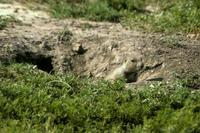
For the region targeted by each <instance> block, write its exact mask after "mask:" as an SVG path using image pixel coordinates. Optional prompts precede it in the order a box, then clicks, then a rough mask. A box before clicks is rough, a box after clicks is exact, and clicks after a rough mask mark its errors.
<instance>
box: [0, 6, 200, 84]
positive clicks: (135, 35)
mask: <svg viewBox="0 0 200 133" xmlns="http://www.w3.org/2000/svg"><path fill="white" fill-rule="evenodd" d="M16 10H17V11H16ZM3 13H4V14H3ZM27 13H28V14H27ZM0 14H1V15H13V16H14V17H15V18H17V19H20V20H21V21H22V24H20V25H18V24H16V25H13V26H12V27H7V28H6V29H4V30H1V31H0V47H1V49H0V60H1V61H2V62H6V63H8V62H9V61H11V60H15V61H17V62H29V63H33V64H35V65H37V66H38V68H39V69H42V70H44V71H47V72H54V71H59V72H62V73H67V72H73V73H75V74H77V75H80V76H84V75H87V76H93V77H96V78H104V77H105V76H106V75H107V74H108V73H110V71H113V70H114V69H115V68H116V67H118V66H120V65H121V64H123V63H124V61H125V60H126V59H128V58H130V57H133V56H140V58H141V59H142V62H143V64H144V66H143V68H142V69H141V70H140V72H139V73H138V75H137V81H146V80H148V81H154V80H156V81H160V80H169V79H173V76H174V74H175V73H177V74H182V73H187V72H190V73H191V72H192V73H196V74H199V75H200V68H199V66H200V41H198V40H191V39H187V38H185V37H184V36H182V35H173V36H172V35H164V34H155V33H152V34H149V33H144V32H141V31H132V30H128V29H125V28H123V27H122V26H121V25H120V24H113V23H107V22H90V21H84V20H78V19H76V20H74V19H66V20H55V19H52V18H50V17H49V16H48V15H46V14H45V13H43V12H35V11H30V10H28V9H27V8H25V7H23V6H22V5H19V4H17V6H16V4H14V5H13V4H11V5H9V4H6V5H4V4H0ZM22 18H23V19H22Z"/></svg>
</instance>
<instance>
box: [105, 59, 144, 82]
mask: <svg viewBox="0 0 200 133" xmlns="http://www.w3.org/2000/svg"><path fill="white" fill-rule="evenodd" d="M142 66H143V63H142V62H141V61H139V60H138V59H136V58H133V59H128V60H127V61H126V62H125V63H123V64H122V65H121V66H119V67H118V68H116V69H115V70H114V71H112V72H111V73H110V74H109V75H108V76H107V77H106V78H105V79H106V80H117V79H123V78H125V80H126V82H132V81H136V80H137V72H138V71H139V70H140V69H141V68H142Z"/></svg>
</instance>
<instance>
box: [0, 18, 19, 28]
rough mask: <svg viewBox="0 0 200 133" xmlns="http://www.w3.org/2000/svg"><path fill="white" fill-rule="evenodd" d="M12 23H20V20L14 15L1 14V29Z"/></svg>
mask: <svg viewBox="0 0 200 133" xmlns="http://www.w3.org/2000/svg"><path fill="white" fill-rule="evenodd" d="M12 23H20V21H19V20H16V19H15V17H13V16H0V30H2V29H4V28H5V27H6V26H8V25H9V24H12Z"/></svg>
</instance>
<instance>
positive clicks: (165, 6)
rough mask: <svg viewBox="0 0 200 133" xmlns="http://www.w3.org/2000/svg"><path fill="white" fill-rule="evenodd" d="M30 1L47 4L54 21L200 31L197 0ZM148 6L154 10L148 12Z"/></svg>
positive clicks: (155, 30)
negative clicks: (70, 18)
mask: <svg viewBox="0 0 200 133" xmlns="http://www.w3.org/2000/svg"><path fill="white" fill-rule="evenodd" d="M19 1H23V0H19ZM31 1H32V2H36V3H42V4H44V3H46V4H48V5H49V12H50V13H51V14H52V15H53V16H54V17H56V18H69V17H72V18H85V19H89V20H93V21H110V22H121V23H122V24H123V25H124V26H127V27H130V28H132V29H139V30H141V29H143V30H146V31H154V32H166V33H171V32H183V33H199V31H200V2H199V0H190V1H188V0H174V1H168V0H82V1H81V0H75V1H72V0H45V1H41V0H28V2H31ZM147 6H149V7H150V6H151V8H152V9H154V10H155V9H156V8H157V10H155V11H153V12H150V10H147V9H146V7H147Z"/></svg>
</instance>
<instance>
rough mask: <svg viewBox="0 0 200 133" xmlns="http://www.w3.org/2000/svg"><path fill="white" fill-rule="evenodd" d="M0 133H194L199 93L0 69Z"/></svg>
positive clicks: (15, 67)
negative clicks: (126, 85)
mask: <svg viewBox="0 0 200 133" xmlns="http://www.w3.org/2000/svg"><path fill="white" fill-rule="evenodd" d="M0 82H1V84H0V132H15V133H16V132H19V133H20V132H185V133H190V132H191V133H192V132H200V128H199V127H200V104H199V103H200V92H199V91H198V90H196V91H194V90H190V89H189V88H187V87H186V86H185V85H184V83H182V82H180V81H175V82H174V83H157V84H154V85H151V86H144V87H140V88H138V89H135V90H131V89H128V90H127V89H125V83H124V82H122V81H116V82H115V83H113V84H111V83H109V82H107V81H103V80H102V81H101V80H100V81H94V80H92V79H90V78H83V79H80V78H78V77H75V76H73V75H70V74H68V75H57V74H55V75H49V74H47V73H45V72H41V71H39V70H37V69H34V67H33V66H32V65H28V64H12V65H10V66H4V65H1V66H0Z"/></svg>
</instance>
